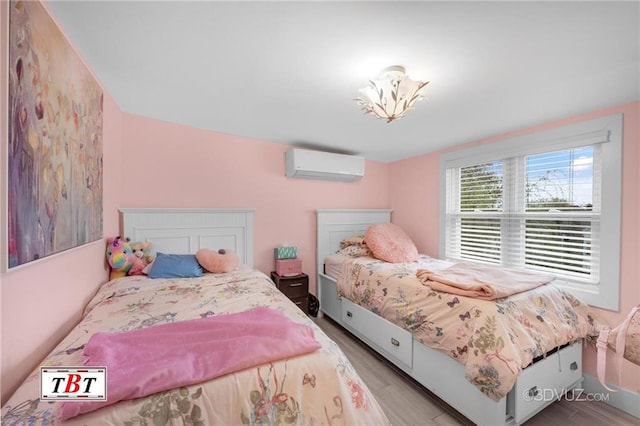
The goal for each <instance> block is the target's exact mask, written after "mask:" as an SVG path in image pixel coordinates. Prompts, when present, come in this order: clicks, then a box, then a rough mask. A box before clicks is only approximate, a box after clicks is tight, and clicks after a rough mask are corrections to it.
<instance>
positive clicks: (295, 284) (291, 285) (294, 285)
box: [289, 283, 302, 287]
mask: <svg viewBox="0 0 640 426" xmlns="http://www.w3.org/2000/svg"><path fill="white" fill-rule="evenodd" d="M301 285H302V283H292V284H289V287H300V286H301Z"/></svg>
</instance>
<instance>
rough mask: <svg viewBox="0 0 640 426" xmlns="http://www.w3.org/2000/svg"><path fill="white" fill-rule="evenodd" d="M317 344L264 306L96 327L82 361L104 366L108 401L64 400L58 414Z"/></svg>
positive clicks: (215, 374)
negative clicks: (123, 328)
mask: <svg viewBox="0 0 640 426" xmlns="http://www.w3.org/2000/svg"><path fill="white" fill-rule="evenodd" d="M320 347H321V346H320V344H319V343H318V342H317V341H316V340H315V337H314V333H313V330H312V329H311V328H310V327H309V326H307V325H303V324H297V323H294V322H292V321H290V320H289V319H288V318H287V317H286V316H285V315H284V314H282V313H280V312H278V311H274V310H271V309H267V308H254V309H251V310H249V311H246V312H240V313H235V314H228V315H220V316H213V317H208V318H202V319H195V320H189V321H181V322H176V323H169V324H161V325H156V326H151V327H147V328H143V329H139V330H134V331H128V332H124V333H96V334H94V335H93V336H91V338H90V339H89V342H88V343H87V345H86V347H85V349H84V355H85V356H86V357H87V359H86V361H85V365H88V366H106V367H107V401H106V402H98V401H87V402H65V403H63V406H62V409H61V413H60V419H61V420H66V419H69V418H71V417H74V416H77V415H79V414H82V413H87V412H89V411H93V410H97V409H98V408H102V407H105V406H108V405H111V404H115V403H116V402H118V401H120V400H124V399H133V398H138V397H142V396H145V395H150V394H153V393H156V392H161V391H164V390H168V389H173V388H178V387H181V386H187V385H190V384H194V383H200V382H203V381H206V380H210V379H213V378H216V377H219V376H222V375H225V374H229V373H232V372H235V371H239V370H243V369H246V368H249V367H253V366H256V365H261V364H264V363H267V362H271V361H277V360H281V359H284V358H289V357H292V356H296V355H301V354H304V353H308V352H312V351H314V350H316V349H319V348H320Z"/></svg>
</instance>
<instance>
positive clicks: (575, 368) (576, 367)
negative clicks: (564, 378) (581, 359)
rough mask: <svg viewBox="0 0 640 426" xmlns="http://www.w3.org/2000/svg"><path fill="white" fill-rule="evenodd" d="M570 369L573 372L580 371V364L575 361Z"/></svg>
mask: <svg viewBox="0 0 640 426" xmlns="http://www.w3.org/2000/svg"><path fill="white" fill-rule="evenodd" d="M569 368H570V369H571V370H572V371H576V370H577V369H578V363H577V362H575V361H573V362H572V363H571V365H570V366H569Z"/></svg>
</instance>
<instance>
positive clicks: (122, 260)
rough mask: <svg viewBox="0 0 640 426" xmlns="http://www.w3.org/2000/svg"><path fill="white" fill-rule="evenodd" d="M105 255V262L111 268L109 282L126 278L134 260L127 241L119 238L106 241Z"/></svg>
mask: <svg viewBox="0 0 640 426" xmlns="http://www.w3.org/2000/svg"><path fill="white" fill-rule="evenodd" d="M106 255H107V262H109V266H111V272H110V273H109V279H110V280H113V279H115V278H120V277H124V276H126V275H127V273H128V272H129V269H131V265H133V263H134V260H135V256H134V255H133V250H131V246H130V245H129V239H128V238H122V237H120V236H117V237H111V238H108V239H107V252H106Z"/></svg>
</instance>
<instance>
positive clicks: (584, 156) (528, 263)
mask: <svg viewBox="0 0 640 426" xmlns="http://www.w3.org/2000/svg"><path fill="white" fill-rule="evenodd" d="M600 152H601V149H600V144H592V145H588V146H580V147H575V148H570V149H563V150H556V151H549V152H542V153H537V154H533V155H522V156H516V157H509V158H503V159H500V160H496V161H491V162H484V163H479V164H472V165H465V166H461V167H450V168H448V169H447V170H446V191H447V193H446V205H447V208H446V229H445V232H446V245H445V247H446V256H447V258H450V259H456V260H469V261H475V262H481V263H488V264H495V265H502V266H506V267H516V268H524V269H531V270H539V271H545V272H552V273H554V274H556V275H558V276H562V277H565V278H568V279H571V280H572V281H583V282H587V283H598V282H599V279H600V272H599V266H598V265H599V263H600V244H599V243H600V238H599V236H600V226H599V224H600V200H601V187H602V186H601V176H602V174H601V155H600Z"/></svg>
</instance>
